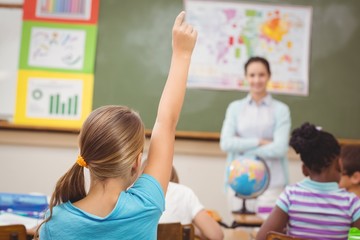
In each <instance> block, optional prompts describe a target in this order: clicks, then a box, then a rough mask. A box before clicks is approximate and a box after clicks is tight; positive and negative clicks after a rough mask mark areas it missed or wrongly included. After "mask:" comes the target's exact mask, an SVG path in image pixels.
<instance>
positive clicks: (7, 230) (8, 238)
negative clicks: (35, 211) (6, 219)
mask: <svg viewBox="0 0 360 240" xmlns="http://www.w3.org/2000/svg"><path fill="white" fill-rule="evenodd" d="M26 238H27V235H26V228H25V226H24V225H20V224H18V225H5V226H0V240H26Z"/></svg>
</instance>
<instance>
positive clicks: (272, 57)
mask: <svg viewBox="0 0 360 240" xmlns="http://www.w3.org/2000/svg"><path fill="white" fill-rule="evenodd" d="M185 6H186V13H187V16H186V17H187V21H188V22H190V23H191V24H192V25H194V27H195V28H196V29H197V30H198V33H199V34H198V41H197V44H196V47H195V49H194V53H193V56H192V61H191V67H190V72H189V80H188V87H197V88H210V89H234V90H248V83H247V82H246V80H245V79H244V64H245V62H246V61H247V60H248V58H249V57H251V56H262V57H265V58H266V59H268V60H269V62H270V64H271V69H272V76H271V81H270V82H269V85H268V89H269V91H270V92H275V93H283V94H293V95H308V86H309V83H308V82H309V50H310V31H311V13H312V9H311V8H309V7H294V6H291V7H290V6H282V5H270V4H267V5H265V4H261V5H260V4H245V3H237V2H214V1H197V0H187V1H185Z"/></svg>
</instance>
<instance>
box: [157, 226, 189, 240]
mask: <svg viewBox="0 0 360 240" xmlns="http://www.w3.org/2000/svg"><path fill="white" fill-rule="evenodd" d="M157 239H158V240H182V239H183V228H182V225H181V223H160V224H158V229H157Z"/></svg>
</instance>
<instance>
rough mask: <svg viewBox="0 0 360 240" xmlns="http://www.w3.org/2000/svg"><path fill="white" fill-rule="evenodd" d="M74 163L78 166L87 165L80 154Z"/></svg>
mask: <svg viewBox="0 0 360 240" xmlns="http://www.w3.org/2000/svg"><path fill="white" fill-rule="evenodd" d="M76 163H77V164H78V165H79V166H80V167H87V166H88V165H87V163H86V162H85V160H84V158H83V157H82V156H80V155H79V156H78V158H77V160H76Z"/></svg>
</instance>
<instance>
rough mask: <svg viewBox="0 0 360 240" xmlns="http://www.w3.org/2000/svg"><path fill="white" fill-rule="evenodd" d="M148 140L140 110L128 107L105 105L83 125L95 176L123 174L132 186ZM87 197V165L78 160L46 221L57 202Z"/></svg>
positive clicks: (85, 153)
mask: <svg viewBox="0 0 360 240" xmlns="http://www.w3.org/2000/svg"><path fill="white" fill-rule="evenodd" d="M144 142H145V132H144V124H143V122H142V121H141V119H140V116H139V115H138V114H137V113H136V112H134V111H133V110H131V109H129V108H128V107H124V106H104V107H100V108H98V109H96V110H94V111H93V112H92V113H91V114H90V115H89V116H88V118H87V119H86V121H85V122H84V124H83V126H82V129H81V131H80V136H79V147H80V156H81V157H82V158H83V159H84V160H85V162H86V164H87V167H88V169H89V172H90V176H91V178H92V179H95V180H97V181H103V180H105V179H107V178H115V177H120V178H122V179H124V181H125V182H127V183H128V186H130V185H131V183H132V182H133V181H134V180H135V179H136V177H137V173H132V166H133V165H134V163H135V162H136V160H137V158H138V157H139V155H140V153H142V151H143V147H144ZM85 196H86V190H85V179H84V168H83V167H81V166H80V165H78V164H77V163H76V162H75V163H74V165H73V166H72V167H71V169H70V170H69V171H68V172H67V173H65V175H64V176H62V177H61V178H60V179H59V180H58V182H57V184H56V187H55V190H54V193H53V194H52V196H51V200H50V204H49V209H50V215H49V217H48V218H47V219H46V220H45V221H44V222H43V223H45V222H48V221H49V220H50V219H51V217H52V210H53V207H55V206H56V205H59V204H61V203H65V202H67V201H70V202H76V201H79V200H81V199H83V198H84V197H85ZM43 223H42V224H43ZM42 224H41V225H42ZM41 225H40V226H41ZM40 226H39V227H38V229H37V231H36V237H37V236H38V230H39V229H40Z"/></svg>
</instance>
